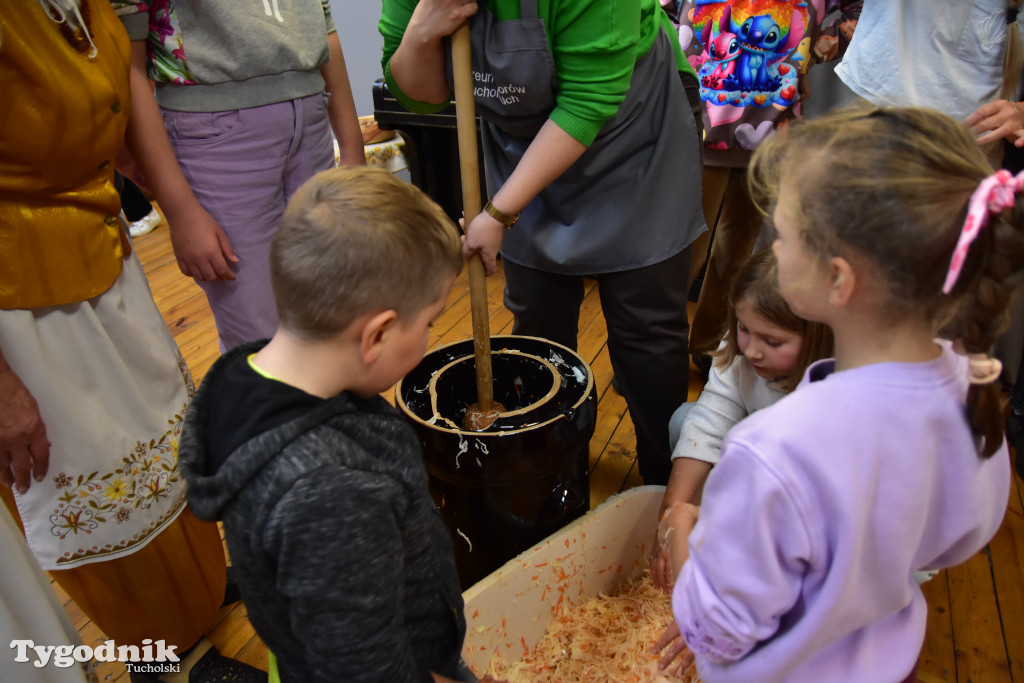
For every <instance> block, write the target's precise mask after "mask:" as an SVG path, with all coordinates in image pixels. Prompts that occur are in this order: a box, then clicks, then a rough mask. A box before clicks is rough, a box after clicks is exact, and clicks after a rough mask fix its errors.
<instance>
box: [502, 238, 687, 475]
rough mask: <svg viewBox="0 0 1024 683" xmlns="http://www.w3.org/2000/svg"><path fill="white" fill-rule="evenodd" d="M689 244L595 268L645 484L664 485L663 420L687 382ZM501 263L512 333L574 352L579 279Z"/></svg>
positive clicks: (668, 458) (667, 456)
mask: <svg viewBox="0 0 1024 683" xmlns="http://www.w3.org/2000/svg"><path fill="white" fill-rule="evenodd" d="M690 257H691V255H690V248H689V247H687V248H686V249H685V250H683V251H682V252H680V253H679V254H676V255H675V256H673V257H671V258H669V259H667V260H665V261H662V262H661V263H656V264H654V265H652V266H647V267H644V268H637V269H635V270H626V271H622V272H618V273H604V274H596V275H594V277H595V278H596V279H597V282H598V292H599V294H600V297H601V308H602V310H603V311H604V317H605V321H606V322H607V325H608V354H609V356H610V357H611V362H612V370H613V372H614V373H615V378H616V383H617V384H618V385H619V386H620V388H621V390H622V393H623V395H624V397H625V399H626V403H627V405H628V406H629V415H630V418H631V419H632V420H633V426H634V428H635V429H636V453H637V462H638V465H639V468H640V476H641V477H643V480H644V483H645V484H666V483H667V482H668V475H669V472H671V470H672V448H671V446H670V445H669V442H668V420H669V418H670V417H671V416H672V413H673V411H675V409H676V408H678V407H679V406H680V405H682V404H683V403H684V402H685V401H686V395H687V391H688V389H689V383H690V377H689V375H690V357H689V354H688V352H687V337H688V333H689V327H690V326H689V322H688V321H687V317H686V299H687V290H688V288H689V277H690ZM504 267H505V306H506V308H508V309H509V310H510V311H511V312H512V314H513V315H514V316H515V323H514V324H513V327H512V333H513V334H521V335H528V336H534V337H543V338H545V339H550V340H551V341H554V342H557V343H559V344H562V345H563V346H567V347H569V348H570V349H573V350H574V351H575V350H576V341H577V336H578V334H579V314H580V305H581V303H582V302H583V295H584V284H583V277H582V276H576V275H557V274H554V273H547V272H544V271H540V270H534V269H533V268H526V267H524V266H520V265H517V264H515V263H511V262H510V261H508V260H507V259H506V260H505V263H504Z"/></svg>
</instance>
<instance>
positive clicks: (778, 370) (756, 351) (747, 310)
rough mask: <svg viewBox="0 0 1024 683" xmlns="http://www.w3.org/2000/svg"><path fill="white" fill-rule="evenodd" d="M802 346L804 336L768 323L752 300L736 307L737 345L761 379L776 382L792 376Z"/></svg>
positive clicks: (744, 298) (741, 302)
mask: <svg viewBox="0 0 1024 683" xmlns="http://www.w3.org/2000/svg"><path fill="white" fill-rule="evenodd" d="M802 344H803V335H801V334H800V333H799V332H796V331H795V330H789V329H786V328H785V327H779V326H778V325H774V324H772V323H770V322H768V321H767V320H765V318H764V317H763V316H762V315H761V314H760V313H758V312H757V310H756V309H755V308H754V306H753V305H752V304H751V303H750V299H749V298H747V297H743V299H741V300H740V302H739V303H738V304H737V305H736V345H737V346H738V347H739V349H740V351H741V352H742V353H743V355H744V356H745V357H746V359H747V360H748V361H750V364H751V365H752V366H753V367H754V372H756V373H757V375H758V376H759V377H763V378H764V379H767V380H776V379H782V378H783V377H788V376H789V375H792V374H793V371H794V369H795V368H796V364H797V358H798V357H799V356H800V346H801V345H802Z"/></svg>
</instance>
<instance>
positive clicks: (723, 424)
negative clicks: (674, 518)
mask: <svg viewBox="0 0 1024 683" xmlns="http://www.w3.org/2000/svg"><path fill="white" fill-rule="evenodd" d="M745 362H746V361H745V360H744V359H742V358H737V359H736V360H734V361H733V362H732V364H730V365H729V367H727V368H725V369H724V370H722V369H721V368H719V367H718V366H717V365H715V366H712V368H711V373H710V375H709V376H708V381H707V384H706V385H705V386H704V390H703V391H702V392H701V394H700V396H699V397H698V398H697V402H696V403H695V404H694V405H693V407H692V408H691V409H690V412H689V413H688V414H687V416H686V419H685V420H684V422H683V426H682V429H681V431H680V435H679V441H677V442H676V443H675V445H674V450H673V452H672V473H671V474H670V475H669V480H668V486H666V488H665V495H664V496H663V497H662V501H661V514H662V515H664V513H665V512H666V511H667V510H668V509H670V508H671V507H673V506H675V505H679V504H682V503H692V504H693V505H700V503H701V494H702V492H703V490H704V482H705V481H706V480H707V478H708V474H710V472H711V468H712V467H713V466H714V465H715V463H717V462H718V459H719V457H720V452H721V449H722V440H723V439H724V438H725V435H726V434H727V433H728V431H729V430H730V429H731V428H732V427H733V425H735V424H736V423H737V422H739V421H740V420H742V419H743V418H744V417H746V416H747V406H746V404H745V402H744V400H743V396H742V390H741V379H740V367H741V365H742V364H743V363H745ZM687 533H688V530H687ZM673 566H674V567H675V571H678V569H679V567H681V566H682V565H681V564H675V565H674V564H673V563H672V562H671V558H670V557H669V556H668V553H667V552H666V551H665V549H664V548H663V546H662V543H661V542H660V541H659V540H658V539H657V538H656V539H655V542H654V544H653V545H652V555H651V576H652V578H653V580H654V583H655V585H656V586H658V587H659V588H661V589H662V590H669V589H671V588H672V585H673V584H674V583H675V573H674V572H673V569H672V568H673Z"/></svg>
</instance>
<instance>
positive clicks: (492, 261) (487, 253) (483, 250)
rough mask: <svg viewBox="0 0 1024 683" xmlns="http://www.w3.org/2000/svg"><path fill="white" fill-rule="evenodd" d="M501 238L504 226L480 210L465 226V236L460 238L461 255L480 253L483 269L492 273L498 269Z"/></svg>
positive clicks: (503, 233)
mask: <svg viewBox="0 0 1024 683" xmlns="http://www.w3.org/2000/svg"><path fill="white" fill-rule="evenodd" d="M503 239H505V226H504V225H502V224H501V223H499V222H498V221H497V220H495V219H494V217H493V216H491V215H490V214H489V213H487V212H485V211H481V212H480V213H479V214H477V216H476V218H474V219H473V221H472V222H471V223H470V224H469V227H468V228H466V236H465V237H463V238H462V256H463V258H467V259H468V258H469V257H470V256H472V255H473V254H480V259H481V260H482V261H483V263H484V270H485V271H487V274H488V275H494V273H495V272H496V271H497V270H498V262H497V257H498V251H499V250H500V249H501V241H502V240H503Z"/></svg>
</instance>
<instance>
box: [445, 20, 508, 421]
mask: <svg viewBox="0 0 1024 683" xmlns="http://www.w3.org/2000/svg"><path fill="white" fill-rule="evenodd" d="M452 70H453V74H454V79H455V83H454V87H455V124H456V130H457V131H458V137H459V171H460V173H461V174H462V210H463V216H464V219H465V223H466V226H467V227H468V226H469V224H470V223H472V222H473V219H474V218H476V216H477V214H478V213H480V161H479V158H478V155H477V135H476V104H475V103H474V101H473V67H472V57H471V54H470V47H469V24H468V23H466V24H463V25H462V26H460V27H459V29H458V30H457V31H455V33H454V34H452ZM468 267H469V300H470V306H471V310H472V317H473V349H474V353H475V358H476V404H474V405H473V406H470V408H469V410H467V411H466V417H465V421H464V426H465V427H466V428H467V429H470V430H473V431H483V430H484V429H487V427H489V426H490V425H491V424H492V423H493V422H494V420H495V419H496V418H497V417H498V413H499V411H500V410H501V407H500V406H497V407H496V406H495V403H494V375H493V371H492V369H491V331H490V324H489V322H488V311H487V273H486V272H485V270H484V262H483V260H482V259H481V258H480V254H474V255H473V256H472V258H470V259H469V263H468Z"/></svg>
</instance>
